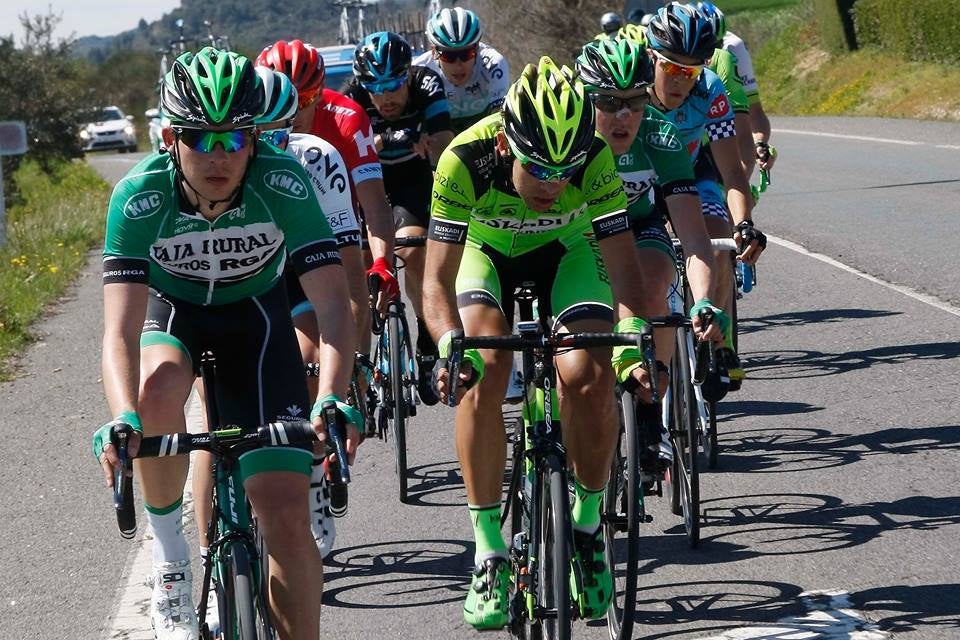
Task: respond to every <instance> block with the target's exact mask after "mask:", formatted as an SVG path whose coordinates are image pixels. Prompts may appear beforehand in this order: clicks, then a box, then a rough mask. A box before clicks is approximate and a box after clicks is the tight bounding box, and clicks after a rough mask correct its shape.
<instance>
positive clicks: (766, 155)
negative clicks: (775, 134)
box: [756, 142, 777, 171]
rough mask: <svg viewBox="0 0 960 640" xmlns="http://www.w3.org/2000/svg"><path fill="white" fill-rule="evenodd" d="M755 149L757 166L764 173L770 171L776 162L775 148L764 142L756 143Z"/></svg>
mask: <svg viewBox="0 0 960 640" xmlns="http://www.w3.org/2000/svg"><path fill="white" fill-rule="evenodd" d="M756 149H757V166H759V167H760V168H761V169H763V170H764V171H770V169H772V168H773V163H775V162H776V161H777V148H776V147H773V146H771V145H769V144H767V143H766V142H757V143H756Z"/></svg>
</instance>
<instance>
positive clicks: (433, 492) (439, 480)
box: [407, 460, 467, 507]
mask: <svg viewBox="0 0 960 640" xmlns="http://www.w3.org/2000/svg"><path fill="white" fill-rule="evenodd" d="M408 471H409V473H410V477H409V478H408V480H407V483H408V484H407V488H408V494H407V504H411V505H415V506H420V507H463V506H465V505H466V504H467V494H466V489H465V488H464V486H463V477H462V476H461V475H460V464H459V463H458V462H457V461H456V460H451V461H448V462H435V463H432V464H424V465H420V466H418V467H411V468H410V469H409V470H408Z"/></svg>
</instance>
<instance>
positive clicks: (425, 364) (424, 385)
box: [417, 353, 440, 407]
mask: <svg viewBox="0 0 960 640" xmlns="http://www.w3.org/2000/svg"><path fill="white" fill-rule="evenodd" d="M436 361H437V357H436V356H435V355H421V354H420V353H417V371H419V373H420V375H419V376H417V393H418V394H419V395H420V402H422V403H423V404H425V405H427V406H428V407H432V406H433V405H435V404H437V403H438V402H440V396H438V395H437V390H436V388H435V387H434V384H433V365H434V363H435V362H436Z"/></svg>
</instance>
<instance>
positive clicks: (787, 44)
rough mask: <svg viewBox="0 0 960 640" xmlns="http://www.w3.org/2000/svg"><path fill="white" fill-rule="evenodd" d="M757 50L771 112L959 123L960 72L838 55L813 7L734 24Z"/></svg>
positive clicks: (874, 55)
mask: <svg viewBox="0 0 960 640" xmlns="http://www.w3.org/2000/svg"><path fill="white" fill-rule="evenodd" d="M730 23H731V29H733V30H734V32H736V33H737V34H738V35H741V36H742V37H743V38H744V39H745V40H746V41H747V42H748V43H749V44H750V46H751V53H752V54H753V61H754V70H755V71H756V73H757V80H758V81H759V83H760V95H761V98H762V99H763V106H764V109H765V110H766V112H767V113H770V114H777V115H796V116H801V115H845V116H875V117H884V118H917V119H930V120H952V121H958V120H960V69H958V68H956V67H955V66H951V65H943V64H936V63H932V62H916V61H911V60H906V59H904V58H903V57H902V56H896V55H892V54H889V53H886V52H884V51H881V50H879V49H875V48H872V47H865V48H862V49H859V50H857V51H853V52H850V53H846V54H843V55H832V54H830V53H828V52H827V51H826V50H825V49H823V48H822V47H821V45H820V35H819V31H818V29H817V25H816V23H815V20H814V15H813V11H812V8H811V7H810V6H809V5H804V4H796V5H794V6H792V7H787V8H785V9H782V10H778V11H766V12H757V11H747V12H744V13H741V14H738V15H736V16H735V17H734V19H732V20H731V21H730Z"/></svg>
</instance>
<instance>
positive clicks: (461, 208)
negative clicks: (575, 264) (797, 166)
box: [430, 114, 629, 257]
mask: <svg viewBox="0 0 960 640" xmlns="http://www.w3.org/2000/svg"><path fill="white" fill-rule="evenodd" d="M500 130H501V117H500V115H499V114H493V115H490V116H487V117H486V118H484V119H483V120H481V121H480V122H478V123H477V124H475V125H473V126H472V127H470V128H469V129H467V130H466V131H464V132H463V133H461V134H460V135H458V136H457V137H456V138H454V139H453V142H451V143H450V146H448V147H447V149H446V150H445V151H444V152H443V154H442V155H441V156H440V161H439V162H438V164H437V170H436V174H435V176H434V182H433V202H432V207H431V221H430V237H431V239H433V240H437V241H440V242H453V243H459V244H463V243H465V242H466V241H467V240H470V241H471V243H474V244H478V245H479V244H485V245H488V246H490V247H491V248H493V249H495V250H496V251H498V252H499V253H501V254H503V255H505V256H508V257H514V256H519V255H523V254H525V253H527V252H529V251H532V250H534V249H537V248H539V247H542V246H544V245H546V244H549V243H551V242H554V241H559V242H560V243H561V244H564V245H567V244H571V243H576V242H580V241H582V239H583V236H584V234H588V233H591V231H592V232H593V233H595V234H596V237H597V239H603V238H605V237H608V236H610V235H614V234H616V233H620V232H623V231H626V230H627V229H629V225H628V223H627V216H626V208H627V197H626V194H625V193H624V190H623V182H622V180H621V179H620V176H619V175H618V173H617V166H616V164H615V163H614V159H613V153H612V152H611V151H610V147H609V146H607V143H606V142H604V140H603V138H601V137H600V136H599V135H598V136H597V137H596V138H595V140H594V144H593V146H592V147H591V149H590V151H589V153H588V154H587V159H586V161H585V162H584V164H583V166H582V167H581V169H580V170H579V171H578V172H577V173H576V174H574V176H573V177H572V178H571V179H570V182H569V183H568V184H567V186H566V188H565V189H564V190H563V192H562V193H561V194H560V197H559V198H558V199H557V202H556V203H554V205H553V206H552V207H550V209H548V210H547V211H544V212H536V211H532V210H531V209H530V208H529V207H527V206H526V205H525V204H524V202H523V199H522V198H521V197H520V195H519V194H518V193H517V192H516V190H515V189H514V188H513V184H512V178H511V169H512V160H508V161H505V160H504V159H503V158H502V157H501V156H500V154H499V153H498V152H497V149H496V135H497V132H498V131H500ZM591 227H592V229H591Z"/></svg>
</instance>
